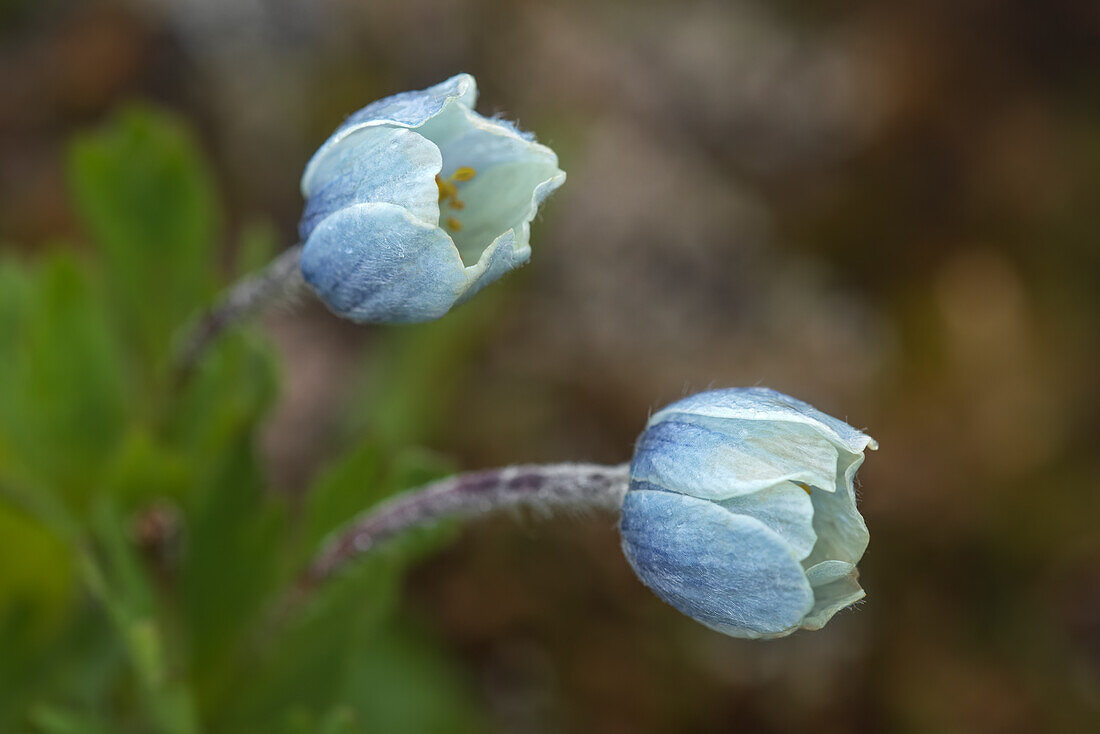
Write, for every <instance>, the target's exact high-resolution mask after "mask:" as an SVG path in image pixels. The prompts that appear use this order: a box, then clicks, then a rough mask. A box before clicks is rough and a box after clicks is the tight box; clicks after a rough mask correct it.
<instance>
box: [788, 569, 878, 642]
mask: <svg viewBox="0 0 1100 734" xmlns="http://www.w3.org/2000/svg"><path fill="white" fill-rule="evenodd" d="M865 596H867V593H866V592H865V591H863V589H862V588H860V585H859V572H858V571H856V570H855V569H853V570H852V571H851V572H850V573H849V574H847V575H845V576H841V577H840V578H838V579H836V580H835V581H832V582H830V583H828V584H824V585H821V586H815V587H814V606H813V609H811V610H810V612H809V614H807V615H806V618H805V619H804V620H802V628H803V629H808V630H819V629H821V628H822V627H824V626H825V624H826V623H827V622H828V621H829V620H830V619H832V618H833V615H834V614H836V613H837V612H839V611H840V610H841V609H843V608H844V607H847V606H851V605H852V604H855V603H856V602H857V601H859V600H860V599H862V598H863V597H865Z"/></svg>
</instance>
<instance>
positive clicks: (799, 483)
mask: <svg viewBox="0 0 1100 734" xmlns="http://www.w3.org/2000/svg"><path fill="white" fill-rule="evenodd" d="M795 484H797V485H798V486H799V487H802V491H803V492H805V493H806V494H810V485H808V484H804V483H802V482H795ZM810 496H811V497H812V496H813V495H810Z"/></svg>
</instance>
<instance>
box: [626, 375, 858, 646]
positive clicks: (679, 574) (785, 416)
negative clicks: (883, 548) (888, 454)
mask: <svg viewBox="0 0 1100 734" xmlns="http://www.w3.org/2000/svg"><path fill="white" fill-rule="evenodd" d="M868 448H871V449H875V448H878V444H876V443H875V441H874V439H872V438H871V437H870V436H867V435H864V434H863V433H861V432H860V431H857V430H856V429H854V428H852V427H851V426H849V425H848V424H846V423H844V422H842V421H839V420H837V419H836V418H832V417H830V416H828V415H825V414H824V413H821V412H820V411H818V410H816V409H815V408H813V407H811V406H809V405H807V404H806V403H803V402H802V401H800V400H795V399H794V398H791V397H788V396H786V395H784V394H782V393H778V392H776V391H774V390H769V389H766V388H739V389H728V390H714V391H711V392H704V393H699V394H697V395H693V396H692V397H689V398H686V399H684V400H680V401H678V402H676V403H673V404H672V405H669V406H668V407H666V408H664V409H663V410H661V411H659V412H657V413H656V414H655V415H653V417H652V418H650V420H649V423H648V424H647V425H646V429H645V431H644V432H643V433H642V435H641V437H640V438H639V439H638V444H637V448H636V451H635V453H634V461H633V463H632V464H631V466H630V488H629V490H628V491H627V493H626V499H625V501H624V503H623V509H622V520H621V524H620V529H621V531H622V545H623V552H624V553H625V554H626V557H627V560H628V561H629V562H630V565H631V566H632V567H633V568H634V571H635V573H637V574H638V577H639V578H640V579H641V580H642V582H643V583H645V584H646V585H647V586H649V587H650V588H651V589H653V591H654V592H656V594H657V596H659V597H660V598H661V599H663V600H664V601H666V602H668V603H669V604H671V605H672V606H674V607H676V608H677V609H679V610H680V611H681V612H683V613H684V614H687V615H688V616H690V617H692V618H694V619H696V620H698V621H699V622H702V623H703V624H705V625H707V626H708V627H711V628H713V629H715V630H718V631H719V632H724V633H725V634H728V635H732V636H734V637H747V638H772V637H783V636H785V635H788V634H790V633H791V632H794V631H795V630H797V629H799V628H803V629H820V628H821V627H822V626H824V625H825V623H826V622H828V621H829V619H831V618H832V616H833V615H834V614H835V613H836V612H837V611H838V610H840V609H842V608H844V607H846V606H848V605H850V604H852V603H854V602H856V601H858V600H859V599H861V598H862V597H863V596H864V592H863V589H861V588H860V585H859V581H858V579H859V572H858V571H857V570H856V563H857V562H858V561H859V559H860V558H861V557H862V556H863V551H864V550H865V549H866V548H867V540H868V535H867V526H866V525H865V524H864V522H863V518H862V517H861V516H860V514H859V511H858V510H857V509H856V496H855V491H854V490H853V487H852V482H853V479H854V478H855V474H856V470H857V469H858V468H859V466H860V464H862V463H863V458H864V457H863V452H864V450H866V449H868Z"/></svg>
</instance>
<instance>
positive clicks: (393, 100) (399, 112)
mask: <svg viewBox="0 0 1100 734" xmlns="http://www.w3.org/2000/svg"><path fill="white" fill-rule="evenodd" d="M476 102H477V83H476V82H475V81H474V78H473V77H472V76H470V75H469V74H458V75H457V76H453V77H451V78H450V79H448V80H447V81H445V82H441V83H439V84H436V85H435V86H433V87H428V88H427V89H424V90H420V91H415V92H402V93H401V94H395V95H393V96H392V97H386V98H385V99H380V100H378V101H376V102H372V103H371V104H369V105H367V106H366V107H364V108H363V109H361V110H359V111H358V112H356V113H355V114H353V115H351V116H350V117H349V118H348V119H347V120H345V121H344V123H343V124H342V125H340V127H338V128H336V132H334V133H333V134H332V135H331V136H330V137H329V139H328V140H326V141H325V142H324V144H322V145H321V147H320V148H319V149H318V150H317V152H316V153H314V155H313V158H311V159H310V161H309V163H308V164H307V165H306V170H305V173H303V174H302V194H303V195H304V196H308V195H309V191H310V190H311V189H313V188H314V185H313V181H312V179H313V177H314V176H315V175H316V173H317V171H318V170H319V169H321V168H322V164H323V162H324V160H325V158H326V157H327V156H328V155H329V153H331V152H332V151H333V149H334V148H335V147H336V146H338V145H340V144H341V143H342V141H343V140H344V139H345V138H346V137H348V136H349V135H350V134H351V133H353V132H355V131H356V130H360V129H362V128H365V127H371V126H376V125H388V126H391V127H404V128H415V127H420V126H421V125H423V124H424V123H426V122H427V121H428V120H430V119H432V118H433V117H435V116H436V115H439V114H440V113H442V112H443V111H444V110H445V109H447V108H448V107H450V106H451V105H453V104H455V103H457V104H459V105H462V106H465V107H473V106H474V104H475V103H476Z"/></svg>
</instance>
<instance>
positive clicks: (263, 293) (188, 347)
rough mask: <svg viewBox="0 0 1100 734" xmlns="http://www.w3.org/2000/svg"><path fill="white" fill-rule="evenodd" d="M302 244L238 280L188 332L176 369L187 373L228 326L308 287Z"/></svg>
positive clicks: (296, 294) (179, 372)
mask: <svg viewBox="0 0 1100 734" xmlns="http://www.w3.org/2000/svg"><path fill="white" fill-rule="evenodd" d="M301 257H302V246H301V245H295V246H294V247H291V248H289V249H287V250H286V251H285V252H283V253H282V254H281V255H279V256H278V257H277V258H275V259H274V260H272V261H271V262H270V263H269V264H268V265H267V267H265V268H264V269H263V270H261V271H260V272H258V273H254V274H251V275H246V276H245V277H243V278H241V279H240V280H238V281H237V282H236V283H234V284H233V285H232V286H230V287H229V289H228V290H227V291H226V292H225V294H224V295H223V296H222V298H221V300H220V301H219V302H218V303H217V304H215V305H214V306H213V307H212V308H211V309H210V310H209V311H207V312H206V313H205V314H204V315H203V316H202V317H201V318H200V319H199V320H198V321H197V322H196V323H195V324H194V326H192V327H191V329H190V331H189V332H188V333H187V334H186V336H185V337H184V339H183V341H182V347H181V348H180V350H179V352H178V353H177V355H176V362H175V366H176V372H177V374H180V375H185V374H187V373H188V372H190V371H191V369H192V368H193V367H194V366H195V365H196V364H198V362H199V360H200V359H201V358H202V355H203V354H204V353H205V352H206V349H207V348H208V347H209V346H210V345H211V344H212V343H213V342H214V341H215V340H216V339H217V338H218V336H219V335H220V334H221V333H222V332H223V331H224V330H225V329H226V328H228V327H230V326H232V325H233V324H236V323H238V322H240V321H241V320H242V319H246V318H248V317H249V316H252V315H253V314H255V313H257V312H259V311H260V310H262V309H263V308H265V307H266V306H268V305H270V304H272V303H275V302H277V301H285V300H288V299H291V298H294V297H296V296H298V295H299V294H300V293H302V292H303V291H304V290H305V281H304V280H303V279H302V271H301V269H300V267H299V263H300V261H301Z"/></svg>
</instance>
